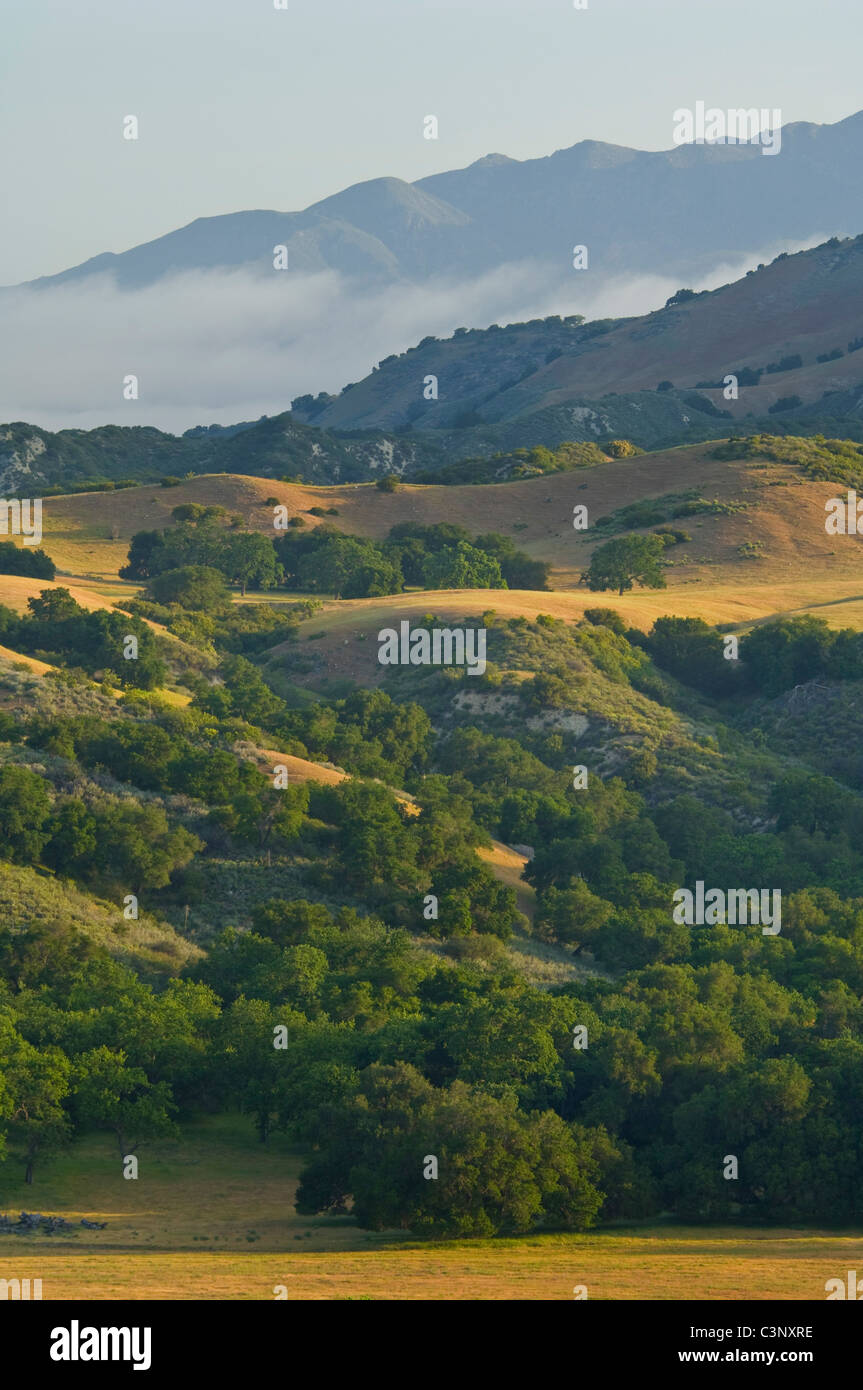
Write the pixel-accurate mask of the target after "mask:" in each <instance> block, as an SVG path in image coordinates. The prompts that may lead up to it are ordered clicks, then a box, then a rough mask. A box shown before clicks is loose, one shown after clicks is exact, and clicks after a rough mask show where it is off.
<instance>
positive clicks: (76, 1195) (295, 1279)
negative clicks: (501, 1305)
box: [0, 1116, 863, 1300]
mask: <svg viewBox="0 0 863 1390" xmlns="http://www.w3.org/2000/svg"><path fill="white" fill-rule="evenodd" d="M300 1165H301V1159H300V1156H299V1154H298V1153H297V1152H296V1151H294V1150H292V1149H291V1148H290V1146H289V1145H287V1144H286V1143H285V1141H284V1139H282V1138H280V1137H279V1136H275V1137H274V1138H273V1139H272V1140H271V1141H270V1143H269V1144H267V1145H266V1146H264V1145H261V1144H260V1143H259V1142H258V1141H257V1139H256V1137H255V1134H254V1132H253V1129H252V1125H251V1122H250V1121H249V1120H248V1119H245V1118H243V1117H240V1116H230V1117H219V1118H218V1119H209V1120H206V1121H203V1122H200V1123H197V1124H195V1125H194V1126H191V1127H189V1128H188V1130H187V1132H186V1133H185V1135H184V1137H183V1139H182V1141H181V1142H179V1143H176V1144H173V1143H172V1144H160V1145H153V1146H150V1147H145V1148H144V1149H143V1150H142V1152H141V1155H140V1170H139V1177H138V1179H137V1181H127V1180H124V1179H123V1177H122V1173H121V1165H120V1162H119V1158H118V1155H117V1152H116V1149H115V1148H114V1147H113V1145H112V1143H111V1141H110V1139H109V1137H108V1136H107V1135H105V1136H94V1137H92V1138H90V1139H88V1140H87V1141H85V1142H83V1143H81V1144H79V1145H78V1146H77V1147H76V1148H75V1149H74V1150H73V1151H72V1153H71V1154H69V1155H67V1156H65V1157H63V1158H61V1159H59V1160H57V1161H56V1162H55V1163H53V1164H52V1165H51V1166H50V1167H45V1168H43V1169H42V1170H41V1171H40V1170H39V1169H37V1170H36V1176H35V1181H34V1183H33V1185H32V1186H31V1187H29V1188H28V1187H27V1186H26V1185H25V1184H24V1182H23V1179H22V1171H23V1170H22V1166H21V1164H20V1162H17V1161H16V1160H15V1159H14V1158H13V1157H10V1158H9V1159H7V1161H6V1163H5V1164H4V1165H3V1166H2V1168H0V1207H2V1209H3V1210H5V1211H7V1212H18V1211H20V1210H22V1209H26V1210H28V1211H33V1210H36V1211H40V1212H44V1213H50V1214H52V1215H56V1214H59V1215H64V1216H66V1217H67V1219H73V1218H74V1220H75V1221H77V1222H79V1221H80V1219H81V1217H82V1216H85V1217H87V1218H88V1219H89V1220H99V1221H107V1222H108V1225H107V1227H106V1229H105V1230H104V1231H87V1230H84V1229H83V1228H81V1227H80V1226H78V1227H77V1228H76V1231H75V1233H74V1234H73V1235H68V1236H67V1235H62V1234H61V1235H55V1236H51V1237H48V1236H21V1237H19V1236H13V1235H0V1278H7V1279H12V1278H19V1279H26V1278H30V1279H41V1280H42V1295H43V1298H44V1299H46V1300H51V1299H82V1300H89V1299H111V1298H131V1299H148V1298H171V1299H270V1298H274V1297H275V1293H274V1290H275V1289H276V1287H277V1286H278V1285H284V1286H285V1287H286V1288H287V1290H288V1297H289V1298H311V1299H442V1300H443V1299H483V1300H485V1299H491V1300H496V1299H525V1300H532V1299H572V1298H573V1297H574V1289H575V1288H576V1286H578V1285H585V1286H586V1288H587V1291H588V1297H589V1298H591V1299H707V1300H737V1299H745V1298H752V1299H765V1300H766V1299H790V1300H796V1299H821V1298H824V1297H825V1293H824V1283H825V1280H827V1279H829V1278H834V1277H837V1276H840V1277H844V1274H845V1271H846V1270H848V1269H854V1268H857V1267H858V1266H859V1264H860V1261H861V1259H863V1233H859V1232H857V1233H852V1232H842V1233H830V1232H824V1231H810V1230H802V1229H799V1230H786V1229H781V1230H776V1229H772V1230H750V1229H741V1228H736V1227H728V1228H718V1227H683V1226H675V1225H668V1226H655V1225H654V1226H644V1227H641V1226H635V1227H632V1228H626V1229H624V1228H618V1227H615V1228H613V1229H607V1230H604V1231H602V1230H601V1231H598V1232H594V1233H589V1234H586V1235H566V1234H551V1235H541V1236H528V1237H523V1238H520V1239H507V1240H484V1241H451V1242H417V1241H416V1240H414V1239H412V1238H411V1237H410V1236H409V1235H405V1234H404V1233H399V1232H369V1231H361V1230H359V1229H358V1227H357V1226H356V1225H355V1223H354V1222H353V1219H352V1218H351V1217H349V1216H343V1217H317V1218H314V1219H311V1220H310V1219H309V1218H308V1217H302V1216H298V1215H297V1213H296V1212H295V1211H294V1207H293V1202H294V1194H295V1191H296V1185H297V1179H298V1175H299V1169H300Z"/></svg>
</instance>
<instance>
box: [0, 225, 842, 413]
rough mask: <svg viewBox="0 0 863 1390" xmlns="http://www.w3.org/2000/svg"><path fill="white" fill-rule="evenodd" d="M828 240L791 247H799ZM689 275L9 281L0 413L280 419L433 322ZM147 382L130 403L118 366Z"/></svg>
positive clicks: (627, 295)
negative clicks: (392, 281)
mask: <svg viewBox="0 0 863 1390" xmlns="http://www.w3.org/2000/svg"><path fill="white" fill-rule="evenodd" d="M820 240H823V238H821V237H814V238H812V239H811V240H810V241H807V242H806V243H805V246H804V245H803V244H801V245H798V246H794V247H787V248H784V249H788V250H802V249H805V247H809V246H814V245H817V244H818V242H819V241H820ZM781 249H783V248H781V247H776V248H775V249H774V248H770V249H768V250H762V251H760V252H754V253H753V254H752V255H751V256H747V257H743V258H740V259H738V260H736V261H734V262H733V263H728V264H724V265H721V266H717V267H716V269H715V270H714V271H712V272H711V274H710V275H709V276H707V277H705V278H704V279H703V280H701V281H700V282H696V283H693V284H692V285H691V288H693V289H713V288H715V287H716V286H717V285H721V284H725V283H727V282H728V281H730V280H735V279H738V278H739V277H740V276H741V275H743V274H745V272H746V271H747V270H748V269H751V268H752V267H753V266H754V265H756V264H757V263H758V262H759V261H762V260H769V259H771V258H772V256H773V255H775V254H776V252H777V251H779V250H781ZM680 287H681V282H680V280H671V279H669V278H665V277H662V276H641V277H622V278H620V279H616V280H610V281H609V280H605V281H593V282H591V279H590V272H589V271H587V272H576V271H573V273H572V285H571V288H567V287H564V288H563V289H562V288H561V284H560V280H559V277H558V274H557V271H556V270H555V271H554V272H552V271H550V270H549V268H548V267H543V266H538V265H530V264H523V263H522V264H519V265H517V266H503V267H501V268H500V269H499V270H496V271H494V272H492V273H491V274H488V275H484V276H482V277H480V278H478V279H472V280H467V281H462V282H457V283H448V284H447V283H435V284H425V285H421V286H411V285H409V286H390V287H386V288H377V289H367V288H366V289H360V288H357V287H356V286H355V285H354V284H352V283H351V282H349V281H347V280H345V279H344V278H343V277H341V276H339V275H338V274H336V273H334V272H329V271H328V272H325V273H322V274H319V275H311V276H305V277H302V278H300V277H293V276H292V275H291V273H290V272H283V273H279V272H275V271H274V272H273V274H272V276H270V277H264V278H261V277H259V276H256V275H253V274H251V273H249V272H247V271H242V270H240V271H225V272H223V271H209V272H194V273H187V274H182V275H178V276H175V277H172V278H171V279H166V280H162V281H160V282H159V283H158V284H156V285H153V286H151V287H149V288H146V289H143V290H136V291H131V292H130V291H120V290H118V289H117V288H116V285H115V284H114V282H113V280H112V279H111V277H110V276H99V277H92V278H90V279H88V280H86V281H82V282H79V283H77V284H69V285H64V286H59V287H50V288H46V289H42V290H33V289H21V290H9V291H5V292H4V293H3V296H2V309H3V320H4V331H3V345H2V348H0V382H2V385H0V392H2V394H0V421H4V422H6V421H13V420H26V421H28V422H30V423H31V424H36V425H41V426H42V427H43V428H45V429H50V430H59V429H69V428H77V429H91V428H92V427H94V426H96V425H104V424H117V425H155V426H157V427H158V428H160V429H163V430H169V431H172V432H174V433H177V434H179V433H182V431H183V430H185V429H188V428H190V427H191V426H193V425H200V424H204V425H209V424H223V425H227V424H232V423H235V422H237V421H240V420H256V419H258V417H259V416H261V415H276V414H278V413H279V412H280V411H283V410H286V409H288V407H289V405H290V401H291V399H292V397H294V396H299V395H303V394H305V393H306V392H313V393H315V394H317V392H319V391H332V392H337V391H339V390H341V388H342V387H343V386H344V385H345V383H346V382H348V381H358V380H360V379H361V378H362V377H363V376H365V375H366V374H367V373H368V372H369V371H371V369H372V367H373V366H374V365H375V364H376V363H377V362H378V361H379V360H380V359H381V358H382V357H386V356H388V355H389V354H390V353H393V352H402V351H404V349H405V348H408V347H411V346H412V345H413V344H415V343H417V342H419V340H420V339H421V338H424V337H426V336H427V335H429V334H434V335H435V336H437V337H448V336H449V335H450V334H451V333H452V331H453V329H454V328H457V327H459V326H464V327H466V328H485V327H487V326H488V325H489V324H490V323H499V324H506V323H514V322H518V321H520V320H524V319H530V318H543V317H546V316H547V315H550V314H574V313H582V314H585V315H586V316H587V317H588V318H605V317H612V316H617V315H627V316H628V315H634V314H642V313H646V312H648V311H649V310H651V309H656V308H658V307H660V306H661V305H662V304H664V303H665V300H666V299H667V298H668V297H669V295H671V294H673V293H674V292H675V291H676V290H678V289H679V288H680ZM130 375H134V376H136V377H137V379H138V383H139V397H138V399H137V400H125V399H124V396H123V382H124V378H126V377H128V376H130Z"/></svg>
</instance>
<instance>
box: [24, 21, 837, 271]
mask: <svg viewBox="0 0 863 1390" xmlns="http://www.w3.org/2000/svg"><path fill="white" fill-rule="evenodd" d="M277 2H279V3H280V0H277ZM287 6H288V7H287V9H279V10H277V9H276V8H275V4H274V0H75V3H70V0H0V19H2V29H3V43H2V49H0V189H2V194H0V197H2V207H0V213H2V218H0V225H2V234H0V284H6V285H9V284H15V283H18V282H20V281H22V280H27V279H31V278H33V277H35V276H38V275H45V274H52V273H54V272H56V271H59V270H62V269H65V268H67V267H69V266H72V265H75V264H78V263H79V262H80V261H82V260H85V259H87V258H88V257H89V256H93V255H97V254H99V253H100V252H102V251H122V250H125V249H127V248H128V247H130V246H134V245H137V244H139V243H141V242H144V241H148V240H150V239H152V238H153V237H156V236H160V235H162V234H163V233H165V232H168V231H171V230H173V229H174V228H176V227H179V226H183V225H184V224H186V223H187V222H190V221H192V220H193V219H194V218H196V217H203V216H211V215H214V214H218V213H224V212H233V211H237V210H239V209H243V208H274V209H278V210H281V211H297V210H300V209H302V208H304V207H307V206H308V205H309V204H311V203H313V202H315V201H317V200H318V199H320V198H324V197H326V196H328V195H329V194H331V193H335V192H337V191H338V190H339V189H341V188H344V187H346V186H348V185H350V184H352V183H356V182H359V181H361V180H363V179H367V178H377V177H380V176H382V175H394V176H396V177H399V178H403V179H407V180H414V179H418V178H422V177H423V176H425V175H426V174H431V173H436V172H439V171H441V170H444V169H452V168H459V167H461V166H463V165H466V164H469V163H471V162H472V161H473V160H475V159H478V158H480V157H481V156H483V155H485V154H488V153H491V152H500V153H503V154H507V155H509V156H510V157H512V158H516V159H524V158H531V157H535V156H539V155H544V154H550V153H551V152H552V151H554V150H555V149H560V148H564V147H566V146H569V145H572V144H575V143H576V142H577V141H579V140H583V139H588V138H589V139H599V140H607V141H610V142H613V143H618V144H625V145H632V146H636V147H638V148H642V149H667V148H670V147H671V145H672V143H673V141H672V129H673V121H672V113H673V110H674V109H675V108H676V107H678V106H694V104H695V102H696V101H697V100H704V101H706V102H707V103H708V105H716V106H719V107H722V108H727V107H739V106H743V107H750V106H758V107H769V108H771V109H772V108H774V107H778V108H780V109H781V111H782V118H783V122H784V123H786V124H787V123H789V122H791V121H796V120H810V121H815V122H833V121H837V120H841V119H842V118H843V117H845V116H848V115H851V114H852V113H853V112H854V111H856V110H859V109H860V108H861V107H863V89H861V83H860V78H859V55H860V52H861V49H863V42H861V41H863V3H861V0H721V3H719V0H715V3H714V0H587V9H576V8H575V5H574V3H573V0H287ZM840 39H841V41H840ZM127 115H135V116H137V118H138V121H139V139H138V140H137V141H128V140H124V139H123V138H122V123H123V119H124V117H125V116H127ZM427 115H435V116H436V117H437V118H438V122H439V139H438V140H437V141H430V140H426V139H424V138H423V120H424V117H425V116H427Z"/></svg>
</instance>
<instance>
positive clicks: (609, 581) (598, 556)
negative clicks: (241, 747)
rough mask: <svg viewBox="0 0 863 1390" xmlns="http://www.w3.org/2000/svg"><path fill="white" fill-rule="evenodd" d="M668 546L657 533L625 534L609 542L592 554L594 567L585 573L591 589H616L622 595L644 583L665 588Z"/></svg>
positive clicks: (584, 580) (652, 587)
mask: <svg viewBox="0 0 863 1390" xmlns="http://www.w3.org/2000/svg"><path fill="white" fill-rule="evenodd" d="M664 549H665V547H664V545H663V544H662V541H661V540H660V539H659V537H657V536H621V537H620V538H619V539H617V540H613V541H606V543H605V545H600V546H598V547H597V548H596V550H595V551H594V552H593V554H592V556H591V557H590V567H589V569H587V570H586V571H585V572H584V573H583V574H582V576H581V578H582V581H583V582H585V583H586V584H587V586H588V588H589V589H593V590H594V591H596V590H602V589H616V590H617V592H618V593H619V594H622V593H624V592H625V591H626V590H627V589H631V588H632V587H633V585H634V584H636V583H638V584H642V585H644V586H645V587H646V588H648V589H664V588H665V576H664V575H663V573H662V570H661V569H660V563H661V559H662V552H663V550H664Z"/></svg>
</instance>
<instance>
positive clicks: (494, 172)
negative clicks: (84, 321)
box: [30, 112, 863, 289]
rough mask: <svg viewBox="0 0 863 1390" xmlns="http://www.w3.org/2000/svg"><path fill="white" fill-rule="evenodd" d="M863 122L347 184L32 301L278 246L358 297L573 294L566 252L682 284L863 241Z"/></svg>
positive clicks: (150, 248)
mask: <svg viewBox="0 0 863 1390" xmlns="http://www.w3.org/2000/svg"><path fill="white" fill-rule="evenodd" d="M861 164H863V112H858V113H857V114H856V115H854V116H850V117H848V118H847V119H846V120H843V121H839V122H838V123H837V124H835V125H814V124H811V123H809V122H798V123H795V124H792V125H789V126H786V127H785V128H784V130H783V132H782V148H781V151H780V153H779V154H778V155H774V156H772V157H765V156H764V155H763V153H762V151H761V148H760V146H758V145H754V144H715V145H706V144H702V145H683V146H677V147H675V148H673V149H671V150H665V151H661V152H647V151H642V150H634V149H628V148H625V147H622V146H618V145H608V144H603V143H601V142H599V141H595V140H584V141H581V142H580V143H579V144H577V145H573V146H572V147H571V148H569V149H564V150H558V151H557V152H556V153H555V154H552V155H549V156H546V157H545V158H541V159H527V160H515V159H509V158H507V157H505V156H504V155H488V156H486V157H485V158H484V159H480V160H477V161H476V162H475V163H474V164H471V165H470V166H469V167H468V168H466V169H458V170H453V171H451V172H449V173H443V174H434V175H431V176H430V177H428V178H424V179H420V180H418V182H416V183H413V184H410V183H405V182H403V181H402V180H401V179H393V178H379V179H372V180H370V181H368V182H365V183H360V184H355V185H354V186H353V187H351V188H347V189H345V190H344V191H343V192H341V193H337V194H335V195H334V196H333V197H330V198H325V199H323V201H321V202H318V203H315V204H314V205H313V206H311V207H309V208H307V209H306V210H305V211H303V212H273V211H249V212H236V213H229V214H226V215H224V216H220V217H205V218H198V219H197V220H196V221H195V222H192V223H190V224H189V225H188V226H186V227H182V228H180V229H179V230H177V231H173V232H170V233H168V234H167V235H166V236H162V237H158V238H157V239H156V240H155V241H150V242H147V243H145V244H144V245H141V246H136V247H133V248H132V249H131V250H128V251H124V252H122V253H120V254H114V253H112V252H105V253H103V254H102V255H99V256H95V257H93V258H92V259H91V260H88V261H85V262H84V263H83V264H82V265H78V266H73V267H72V268H71V269H68V270H64V271H62V272H61V273H60V274H58V275H49V276H44V277H41V278H40V279H38V280H35V281H31V282H30V283H31V284H33V285H38V286H47V285H56V284H62V283H65V282H68V281H78V280H81V279H82V278H86V277H88V276H90V275H94V274H100V273H105V272H110V273H111V274H112V275H113V276H114V277H115V278H116V281H117V283H118V284H119V285H120V286H121V287H124V288H128V289H134V288H138V287H141V286H144V285H150V284H153V283H155V282H156V281H158V280H159V279H161V278H162V277H164V276H166V275H170V274H171V273H173V272H177V271H183V270H207V269H213V268H216V267H220V268H236V267H240V266H244V267H249V268H253V269H254V268H257V269H259V270H260V271H261V272H262V273H264V272H267V273H269V272H271V270H272V263H273V247H274V246H276V245H285V246H287V247H288V252H289V267H290V269H291V270H292V271H294V272H300V273H303V272H309V271H316V270H324V269H333V270H337V271H340V272H341V273H343V274H344V275H346V276H349V277H352V278H356V279H358V280H360V281H364V282H369V283H396V282H405V281H407V282H424V281H429V280H433V279H436V278H437V279H440V278H441V277H447V278H449V279H453V280H455V279H458V278H459V277H463V276H465V275H477V274H480V273H482V272H484V271H490V270H493V269H494V268H496V267H498V266H501V265H504V264H517V263H519V262H525V261H530V262H532V263H540V264H542V265H544V266H546V267H549V268H551V269H552V270H554V268H557V273H558V274H559V277H560V281H561V283H567V284H568V285H569V286H571V285H572V277H573V275H574V274H575V273H576V272H574V271H573V269H572V248H573V246H574V245H575V244H584V245H586V246H587V247H588V248H589V252H590V257H591V261H590V266H591V271H590V273H591V277H592V283H596V281H597V280H602V279H603V278H607V277H611V276H616V275H621V274H636V273H637V274H651V275H671V276H675V277H679V278H680V280H681V282H683V281H685V280H687V279H694V278H696V277H698V276H699V275H702V274H705V273H708V272H710V271H712V270H713V269H714V268H715V266H716V265H717V264H718V263H719V262H721V261H722V260H723V259H724V258H732V257H739V256H741V255H745V254H747V253H748V254H751V253H752V252H753V251H761V250H767V249H769V248H771V247H775V249H776V250H779V249H781V247H782V246H783V245H789V244H797V243H800V242H803V241H806V240H811V239H812V238H813V237H816V236H822V237H827V236H830V235H833V234H836V235H843V236H844V235H854V234H856V233H857V232H859V231H861V230H863V180H861V179H860V178H859V176H858V171H859V169H860V167H861Z"/></svg>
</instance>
